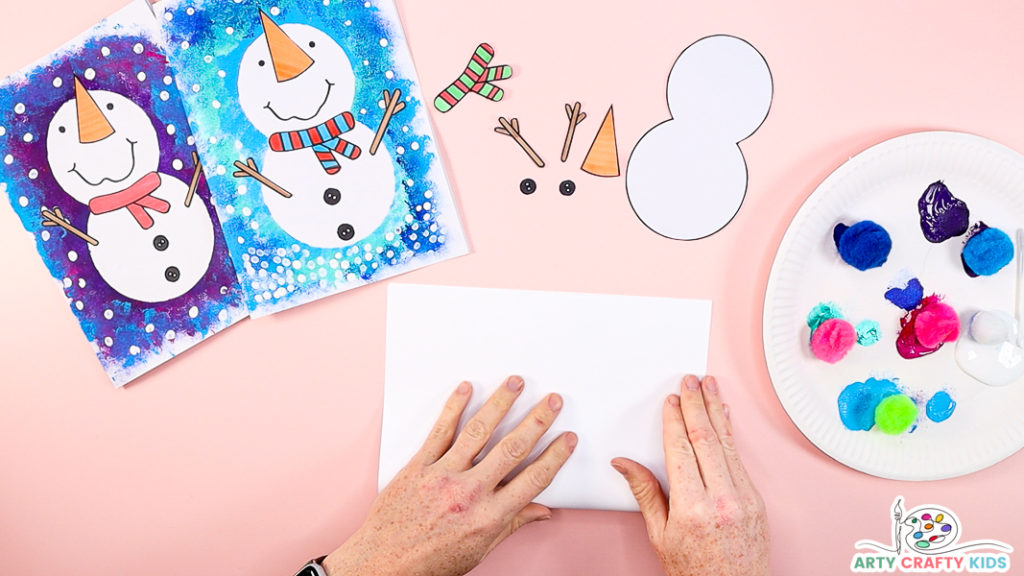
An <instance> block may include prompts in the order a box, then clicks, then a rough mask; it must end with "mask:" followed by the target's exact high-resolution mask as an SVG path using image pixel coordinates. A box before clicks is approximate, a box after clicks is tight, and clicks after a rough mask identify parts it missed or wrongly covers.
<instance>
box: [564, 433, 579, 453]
mask: <svg viewBox="0 0 1024 576" xmlns="http://www.w3.org/2000/svg"><path fill="white" fill-rule="evenodd" d="M579 441H580V439H579V437H578V436H576V435H575V434H573V433H572V432H568V433H566V435H565V443H566V444H567V445H568V446H569V449H570V450H572V449H573V448H575V447H576V444H578V443H579Z"/></svg>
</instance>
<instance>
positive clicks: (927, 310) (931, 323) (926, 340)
mask: <svg viewBox="0 0 1024 576" xmlns="http://www.w3.org/2000/svg"><path fill="white" fill-rule="evenodd" d="M959 337H960V318H959V317H958V316H957V313H956V310H954V309H953V307H952V306H950V305H949V304H946V303H944V302H942V298H941V297H940V296H937V295H934V294H933V295H931V296H929V297H927V298H925V299H924V300H922V301H921V304H920V306H918V307H917V308H915V309H913V310H911V311H910V312H909V313H908V314H907V315H906V316H904V317H903V318H902V319H901V320H900V335H899V337H898V338H897V339H896V351H897V352H899V354H900V356H902V357H904V358H907V359H908V360H910V359H914V358H920V357H921V356H927V355H928V354H931V353H933V352H935V351H937V350H938V349H939V348H941V347H942V345H943V344H945V343H946V342H953V341H955V340H956V339H957V338H959Z"/></svg>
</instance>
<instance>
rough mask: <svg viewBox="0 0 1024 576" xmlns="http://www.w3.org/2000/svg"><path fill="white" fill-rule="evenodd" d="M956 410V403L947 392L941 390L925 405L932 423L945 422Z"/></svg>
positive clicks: (926, 412)
mask: <svg viewBox="0 0 1024 576" xmlns="http://www.w3.org/2000/svg"><path fill="white" fill-rule="evenodd" d="M954 410H956V401H955V400H953V398H951V397H950V396H949V393H948V392H946V391H945V390H939V391H938V392H936V393H935V395H934V396H932V397H931V399H930V400H928V403H927V404H926V405H925V414H927V415H928V419H929V420H931V421H932V422H944V421H946V420H947V419H949V417H950V416H952V415H953V411H954Z"/></svg>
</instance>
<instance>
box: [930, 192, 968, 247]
mask: <svg viewBox="0 0 1024 576" xmlns="http://www.w3.org/2000/svg"><path fill="white" fill-rule="evenodd" d="M917 211H918V212H919V213H920V214H921V231H922V232H924V237H925V238H926V239H928V241H929V242H932V243H934V244H938V243H940V242H945V241H946V240H949V239H950V238H953V237H955V236H960V235H962V234H963V233H964V232H967V228H968V226H970V218H971V211H970V210H968V209H967V204H965V203H964V201H963V200H960V199H959V198H957V197H956V196H953V193H952V192H950V191H949V188H947V187H946V185H945V184H943V183H942V181H941V180H939V181H938V182H935V183H933V184H931V185H930V186H928V189H927V190H925V191H924V194H922V195H921V199H920V200H918V201H917Z"/></svg>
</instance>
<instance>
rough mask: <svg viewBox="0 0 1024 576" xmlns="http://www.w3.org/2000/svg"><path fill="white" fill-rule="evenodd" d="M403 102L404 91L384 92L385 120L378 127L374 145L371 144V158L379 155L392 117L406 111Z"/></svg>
mask: <svg viewBox="0 0 1024 576" xmlns="http://www.w3.org/2000/svg"><path fill="white" fill-rule="evenodd" d="M401 100H402V91H401V90H400V89H396V90H395V91H394V92H388V91H387V90H385V91H384V118H381V121H380V124H379V125H378V126H377V133H376V134H375V135H374V136H373V144H370V155H371V156H373V155H374V154H376V153H377V148H378V147H380V142H381V140H383V139H384V133H385V132H386V131H387V129H388V124H390V123H391V117H392V116H394V115H395V114H398V113H399V112H401V111H402V110H405V102H402V101H401Z"/></svg>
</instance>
